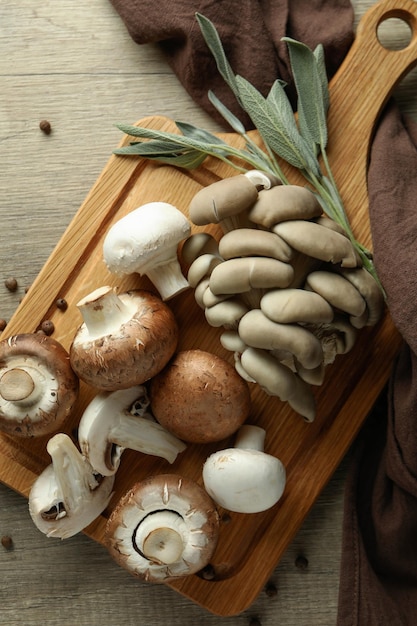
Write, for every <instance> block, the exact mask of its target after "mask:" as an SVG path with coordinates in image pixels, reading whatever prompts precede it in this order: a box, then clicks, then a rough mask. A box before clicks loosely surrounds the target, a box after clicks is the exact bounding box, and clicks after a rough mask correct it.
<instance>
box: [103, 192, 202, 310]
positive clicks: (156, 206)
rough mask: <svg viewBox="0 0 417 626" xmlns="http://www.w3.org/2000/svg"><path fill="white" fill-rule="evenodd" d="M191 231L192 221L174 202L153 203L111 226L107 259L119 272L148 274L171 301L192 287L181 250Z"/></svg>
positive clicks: (162, 296) (122, 273) (109, 266)
mask: <svg viewBox="0 0 417 626" xmlns="http://www.w3.org/2000/svg"><path fill="white" fill-rule="evenodd" d="M190 232H191V224H190V222H189V220H188V219H187V218H186V217H185V215H184V214H183V213H181V211H179V210H178V209H177V208H176V207H174V206H173V205H172V204H168V203H167V202H149V203H147V204H144V205H142V206H140V207H139V208H137V209H135V210H134V211H132V212H131V213H128V214H127V215H126V216H125V217H122V218H121V219H120V220H119V221H117V222H116V223H115V224H114V225H113V226H112V227H111V228H110V230H109V231H108V233H107V235H106V237H105V239H104V243H103V257H104V262H105V263H106V265H107V267H108V269H109V270H110V271H111V272H113V273H115V274H119V275H124V274H132V273H138V274H140V275H142V276H143V275H146V276H148V278H149V279H150V280H151V282H152V283H153V284H154V286H155V287H156V288H157V290H158V291H159V293H160V295H161V298H162V299H163V300H169V299H170V298H173V297H174V296H175V295H177V294H179V293H181V292H182V291H184V290H185V289H188V288H189V285H188V282H187V280H186V279H185V277H184V276H183V274H182V272H181V267H180V264H179V261H178V256H177V250H178V245H179V243H180V242H181V241H182V240H183V239H185V238H186V237H188V236H189V234H190Z"/></svg>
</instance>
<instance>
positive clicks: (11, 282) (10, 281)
mask: <svg viewBox="0 0 417 626" xmlns="http://www.w3.org/2000/svg"><path fill="white" fill-rule="evenodd" d="M4 284H5V286H6V288H7V289H8V290H9V291H16V290H17V288H18V284H17V280H16V278H13V276H10V277H9V278H6V280H5V281H4Z"/></svg>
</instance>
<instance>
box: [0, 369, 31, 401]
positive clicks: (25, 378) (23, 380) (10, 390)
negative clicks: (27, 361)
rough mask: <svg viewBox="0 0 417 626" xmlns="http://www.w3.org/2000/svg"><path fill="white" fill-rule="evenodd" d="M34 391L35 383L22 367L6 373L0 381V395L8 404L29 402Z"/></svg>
mask: <svg viewBox="0 0 417 626" xmlns="http://www.w3.org/2000/svg"><path fill="white" fill-rule="evenodd" d="M34 389H35V383H34V380H33V378H32V376H31V375H30V374H29V373H28V372H27V371H26V370H24V369H21V368H20V367H15V368H13V369H10V370H8V371H6V372H5V373H4V374H3V376H2V377H1V379H0V395H1V397H2V398H3V400H7V401H8V402H22V401H24V400H27V399H28V398H29V397H30V396H31V395H32V393H33V391H34Z"/></svg>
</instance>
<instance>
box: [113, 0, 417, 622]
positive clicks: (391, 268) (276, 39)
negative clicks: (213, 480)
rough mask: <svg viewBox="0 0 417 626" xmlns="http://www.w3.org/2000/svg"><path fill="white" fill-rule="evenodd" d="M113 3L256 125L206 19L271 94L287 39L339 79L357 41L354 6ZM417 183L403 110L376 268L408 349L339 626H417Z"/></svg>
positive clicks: (386, 124)
mask: <svg viewBox="0 0 417 626" xmlns="http://www.w3.org/2000/svg"><path fill="white" fill-rule="evenodd" d="M110 1H111V2H112V4H113V5H114V7H115V8H116V10H117V11H118V12H119V14H120V16H121V17H122V19H123V20H124V22H125V24H126V27H127V29H128V31H129V33H130V35H131V36H132V38H133V39H134V40H135V41H136V42H137V43H140V44H144V43H150V42H153V43H155V42H157V43H158V44H159V45H160V46H161V48H162V49H163V50H164V52H165V54H166V58H167V62H168V63H169V64H170V65H171V67H172V68H173V70H174V72H175V73H176V74H177V76H178V78H179V80H180V81H181V83H182V84H183V85H184V87H185V89H186V90H187V91H188V93H189V94H190V95H191V96H192V97H193V98H194V100H195V101H196V102H197V103H198V104H199V105H200V106H201V107H203V108H204V109H205V110H206V111H208V112H209V113H210V114H211V115H212V116H213V117H214V118H215V119H217V120H218V121H220V122H221V123H223V120H222V119H219V118H218V116H217V113H216V112H215V110H214V109H213V108H212V107H211V105H210V103H209V101H208V99H207V91H208V89H211V90H212V91H214V92H215V94H216V95H217V96H218V97H219V98H220V99H221V100H222V101H223V102H224V103H225V104H226V105H227V106H228V107H229V108H230V109H231V110H232V111H233V112H234V113H235V114H236V115H237V116H238V117H240V119H241V120H242V121H243V122H244V123H245V124H246V127H247V128H248V129H249V128H250V124H249V121H248V119H247V118H246V117H245V116H244V115H242V113H241V111H240V109H239V108H238V107H237V105H236V102H235V99H234V96H233V95H232V94H231V93H230V92H229V90H228V88H227V87H226V86H225V84H224V82H223V80H222V79H221V77H220V76H219V74H218V72H217V69H216V67H215V64H214V62H213V60H212V57H211V54H210V53H209V51H208V50H207V48H206V46H205V43H204V41H203V39H202V36H201V34H200V32H199V28H198V25H197V23H196V20H195V12H197V11H198V12H200V13H202V14H203V15H205V16H206V17H208V18H210V19H211V20H212V21H213V22H214V24H215V25H216V28H217V29H218V31H219V34H220V37H221V39H222V42H223V45H224V47H225V50H226V54H227V56H228V58H229V61H230V63H231V65H232V67H233V69H234V71H235V72H236V73H239V74H241V75H242V76H244V77H245V78H246V79H248V80H249V81H250V82H252V83H253V84H254V85H255V86H256V87H258V89H259V90H260V91H262V92H263V93H264V94H265V93H266V92H267V91H268V90H269V87H270V86H271V84H272V83H273V81H274V80H275V79H276V78H282V79H283V80H285V81H287V82H289V83H290V86H289V89H290V90H291V76H290V73H289V69H288V68H289V63H288V57H287V52H286V47H285V46H284V45H283V44H282V42H281V37H283V36H284V35H287V36H291V37H293V38H295V39H298V40H300V41H303V42H304V43H306V44H307V45H309V46H310V47H313V48H314V47H315V46H316V45H317V44H318V43H322V44H323V45H324V48H325V53H326V59H327V69H328V73H329V76H331V75H332V74H333V73H334V72H335V71H336V69H337V68H338V66H339V65H340V63H341V61H342V60H343V58H344V56H345V54H346V52H347V50H348V49H349V47H350V45H351V43H352V40H353V30H352V23H353V10H352V6H351V4H350V2H349V1H348V0H216V1H215V2H213V1H212V0H202V1H199V2H193V1H192V0H176V1H175V2H172V1H171V0H159V1H158V2H155V1H154V0H152V1H150V0H110ZM290 93H291V91H290ZM155 113H157V112H155ZM416 180H417V126H415V125H413V124H411V122H408V123H405V122H404V121H403V120H402V119H401V116H400V114H399V112H398V110H397V108H396V107H395V105H393V104H392V103H391V104H390V105H389V106H388V107H387V110H386V111H385V112H384V115H383V116H382V118H381V122H380V124H379V126H378V129H377V132H376V136H375V139H374V142H373V146H372V151H371V161H370V167H369V173H368V188H369V200H370V218H371V228H372V237H373V246H374V255H375V264H376V268H377V271H378V273H379V276H380V278H381V280H382V283H383V285H384V288H385V290H386V293H387V296H388V299H387V303H388V307H389V309H390V312H391V315H392V318H393V320H394V323H395V324H396V326H397V328H398V330H399V331H400V333H401V334H402V337H403V339H404V345H403V348H402V351H401V354H400V355H399V357H398V360H397V362H396V363H395V366H394V368H393V371H392V375H391V379H390V383H389V386H388V387H387V389H386V390H385V391H384V393H383V394H381V397H380V398H379V401H378V402H377V403H376V405H375V407H374V409H373V411H372V413H371V415H370V416H369V419H368V420H367V422H366V424H365V426H364V428H363V430H362V432H361V433H360V435H359V437H358V439H357V441H356V442H355V445H354V449H353V454H352V466H351V468H350V473H349V476H348V481H347V485H346V498H345V515H344V527H343V547H342V563H341V570H340V591H339V611H338V626H415V625H416V624H417V250H416V242H417V206H416V209H415V205H417V202H416V201H415V199H414V195H415V191H414V183H415V181H416ZM413 253H414V254H413ZM369 367H372V364H371V363H370V364H369Z"/></svg>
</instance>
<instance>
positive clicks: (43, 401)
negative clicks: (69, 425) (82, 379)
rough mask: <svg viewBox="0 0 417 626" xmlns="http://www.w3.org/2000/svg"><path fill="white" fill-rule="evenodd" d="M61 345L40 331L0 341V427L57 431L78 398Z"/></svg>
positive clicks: (27, 433)
mask: <svg viewBox="0 0 417 626" xmlns="http://www.w3.org/2000/svg"><path fill="white" fill-rule="evenodd" d="M78 391H79V382H78V378H77V376H76V374H75V373H74V371H73V370H72V368H71V365H70V359H69V355H68V353H67V351H66V350H65V349H64V347H63V346H62V345H61V344H60V343H59V342H58V341H56V340H55V339H53V338H52V337H48V336H46V335H43V334H40V333H33V334H32V333H24V334H19V335H15V336H13V337H10V338H8V339H3V340H2V341H1V342H0V430H2V431H3V432H6V433H8V434H10V435H17V436H20V437H35V436H41V435H47V434H51V433H53V432H54V431H58V430H59V429H60V428H61V427H62V425H63V423H64V422H65V420H66V419H67V417H68V416H69V415H70V414H71V412H72V410H73V408H74V404H75V402H76V400H77V398H78Z"/></svg>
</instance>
